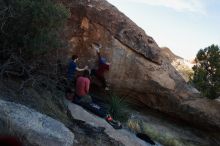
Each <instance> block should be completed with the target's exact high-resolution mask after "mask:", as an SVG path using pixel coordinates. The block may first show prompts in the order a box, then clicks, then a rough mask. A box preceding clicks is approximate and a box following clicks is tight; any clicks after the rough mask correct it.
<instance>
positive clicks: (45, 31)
mask: <svg viewBox="0 0 220 146" xmlns="http://www.w3.org/2000/svg"><path fill="white" fill-rule="evenodd" d="M69 14H70V13H69V11H68V10H67V9H66V8H65V7H64V6H63V5H62V4H60V3H57V2H56V1H51V0H1V1H0V28H1V29H0V44H1V46H0V49H1V50H6V51H4V53H5V52H7V51H8V52H9V53H11V52H10V51H11V50H12V51H13V53H15V52H19V53H28V54H29V55H31V54H32V55H33V54H36V53H44V52H46V51H48V50H50V49H54V48H57V47H59V45H60V41H59V40H60V39H59V31H60V29H61V28H62V26H63V25H64V23H65V21H66V20H67V18H68V17H69ZM4 55H6V54H4Z"/></svg>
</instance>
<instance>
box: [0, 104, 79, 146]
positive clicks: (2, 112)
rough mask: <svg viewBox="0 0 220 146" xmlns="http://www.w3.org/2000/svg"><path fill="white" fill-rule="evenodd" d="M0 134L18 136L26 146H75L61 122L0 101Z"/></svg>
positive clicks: (69, 132) (68, 131)
mask: <svg viewBox="0 0 220 146" xmlns="http://www.w3.org/2000/svg"><path fill="white" fill-rule="evenodd" d="M0 107H1V108H0V134H1V135H2V134H4V131H6V132H5V134H12V135H15V136H18V138H19V139H20V140H22V142H23V144H24V145H28V146H73V145H77V141H76V140H75V138H74V134H73V133H72V132H71V131H70V130H69V129H67V128H66V127H65V126H64V125H63V124H62V123H61V122H59V121H56V120H54V119H52V118H50V117H48V116H46V115H43V114H41V113H38V112H36V111H35V110H32V109H29V108H27V107H26V106H23V105H20V104H16V103H13V102H7V101H3V100H0Z"/></svg>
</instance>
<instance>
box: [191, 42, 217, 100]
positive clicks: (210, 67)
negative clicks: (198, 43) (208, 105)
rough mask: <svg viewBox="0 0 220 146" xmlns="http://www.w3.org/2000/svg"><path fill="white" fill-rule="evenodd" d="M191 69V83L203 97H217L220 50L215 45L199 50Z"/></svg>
mask: <svg viewBox="0 0 220 146" xmlns="http://www.w3.org/2000/svg"><path fill="white" fill-rule="evenodd" d="M195 62H196V65H194V67H193V71H194V75H193V79H192V83H193V84H194V86H195V87H196V88H197V89H198V90H200V91H201V92H202V93H203V95H204V96H207V97H208V98H210V99H215V98H217V97H218V92H219V91H220V50H219V47H218V46H217V45H211V46H209V47H207V48H205V49H200V50H199V52H198V53H197V55H196V59H195Z"/></svg>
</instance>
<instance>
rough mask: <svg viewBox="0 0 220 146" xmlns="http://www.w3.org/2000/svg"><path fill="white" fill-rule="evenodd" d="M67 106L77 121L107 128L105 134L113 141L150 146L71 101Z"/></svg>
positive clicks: (126, 144)
mask: <svg viewBox="0 0 220 146" xmlns="http://www.w3.org/2000/svg"><path fill="white" fill-rule="evenodd" d="M66 104H67V106H68V108H69V110H70V112H71V114H72V116H73V117H74V118H75V119H78V120H82V121H85V122H86V123H88V124H90V125H92V126H96V127H97V126H99V127H104V128H105V133H106V134H107V135H109V137H111V138H112V139H115V140H116V141H119V142H120V143H122V144H123V145H125V146H150V144H147V143H146V142H144V141H142V140H141V139H139V138H137V137H136V136H135V135H134V134H132V133H130V132H128V131H127V130H125V129H121V130H115V129H114V128H113V127H112V126H110V125H109V124H108V123H107V122H106V121H105V120H104V119H102V118H100V117H97V116H96V115H93V114H91V113H89V112H87V111H86V110H84V109H83V108H82V107H80V106H78V105H76V104H73V103H71V102H69V101H66Z"/></svg>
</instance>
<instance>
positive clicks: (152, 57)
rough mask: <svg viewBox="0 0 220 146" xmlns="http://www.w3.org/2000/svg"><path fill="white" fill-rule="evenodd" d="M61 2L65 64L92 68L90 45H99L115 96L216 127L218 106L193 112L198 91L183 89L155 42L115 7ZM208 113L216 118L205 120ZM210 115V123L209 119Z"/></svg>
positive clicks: (98, 1)
mask: <svg viewBox="0 0 220 146" xmlns="http://www.w3.org/2000/svg"><path fill="white" fill-rule="evenodd" d="M62 2H63V3H64V4H65V5H66V6H67V7H68V8H69V9H70V12H71V17H70V18H69V20H68V23H67V26H66V27H65V30H64V32H63V38H64V39H65V40H67V41H68V47H67V48H66V49H65V50H64V51H63V53H62V54H63V55H62V58H63V61H66V60H67V59H68V58H70V56H71V55H72V54H78V55H79V56H80V60H79V66H84V65H89V67H90V68H93V67H95V66H96V65H97V64H96V60H97V56H96V52H95V50H94V49H93V48H91V47H90V45H91V44H92V43H94V42H98V43H99V44H101V45H102V46H103V47H102V48H101V50H100V51H101V54H102V55H103V56H105V57H106V58H107V59H108V60H109V61H110V62H111V69H110V71H109V72H108V74H107V76H106V77H107V80H108V82H109V83H110V85H111V88H113V89H114V91H116V92H117V93H118V94H121V95H124V96H125V95H126V97H127V98H128V99H131V98H133V99H135V100H138V101H140V102H141V103H142V104H144V105H145V106H149V107H151V108H154V109H157V110H160V111H162V112H165V113H168V114H170V115H172V116H175V117H178V118H181V119H184V120H186V121H189V122H190V123H194V124H196V125H200V126H201V127H204V128H209V127H210V126H209V125H212V126H214V127H217V128H220V123H219V119H220V116H219V115H220V114H219V111H220V109H219V108H220V106H210V108H209V109H208V108H207V111H206V110H201V109H200V108H197V107H195V106H194V105H195V103H197V102H198V100H196V98H197V97H199V96H200V95H199V93H198V91H197V90H195V89H194V88H192V87H191V86H189V85H188V84H186V82H185V81H184V79H183V78H182V77H181V75H180V74H179V73H178V72H177V71H176V70H175V68H174V67H173V66H172V65H171V63H170V61H169V59H167V57H166V56H165V55H164V53H162V52H161V49H160V48H159V47H158V45H157V43H156V42H155V41H154V39H153V38H152V37H150V36H148V35H147V34H146V33H145V32H144V31H143V30H142V29H141V28H139V27H138V26H137V25H136V24H135V23H134V22H132V21H131V20H130V19H129V18H128V17H126V16H125V15H124V14H123V13H121V12H120V11H119V10H118V9H117V8H116V7H114V6H113V5H111V4H109V3H108V2H107V1H105V0H62ZM59 55H61V54H59ZM201 102H202V103H203V105H204V104H207V105H210V103H211V102H207V101H206V100H202V99H201ZM189 109H193V110H194V111H196V112H189ZM209 110H213V111H216V112H215V114H217V115H214V113H213V114H211V115H209V113H211V112H209ZM198 113H199V114H198ZM192 116H193V117H194V118H191V117H192ZM210 116H212V119H213V120H208V119H209V118H210Z"/></svg>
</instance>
